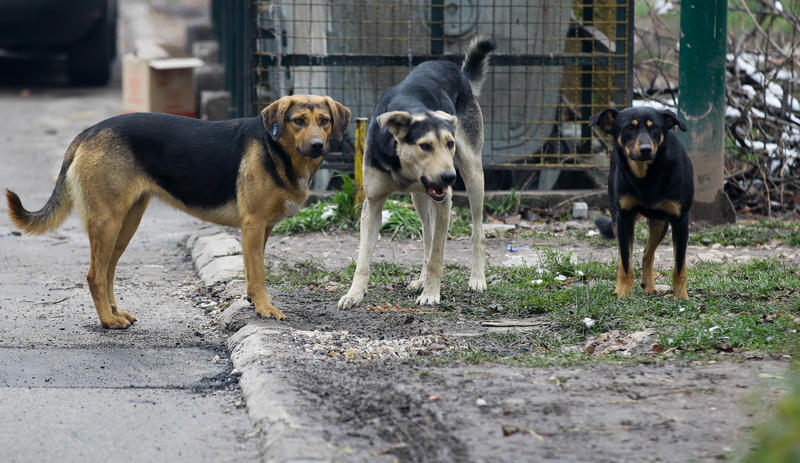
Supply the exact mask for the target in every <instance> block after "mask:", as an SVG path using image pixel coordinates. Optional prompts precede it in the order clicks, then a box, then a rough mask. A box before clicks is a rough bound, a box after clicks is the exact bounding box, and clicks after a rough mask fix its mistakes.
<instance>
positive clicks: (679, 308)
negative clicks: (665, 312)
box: [678, 307, 686, 313]
mask: <svg viewBox="0 0 800 463" xmlns="http://www.w3.org/2000/svg"><path fill="white" fill-rule="evenodd" d="M678 312H681V313H683V312H686V308H684V307H678Z"/></svg>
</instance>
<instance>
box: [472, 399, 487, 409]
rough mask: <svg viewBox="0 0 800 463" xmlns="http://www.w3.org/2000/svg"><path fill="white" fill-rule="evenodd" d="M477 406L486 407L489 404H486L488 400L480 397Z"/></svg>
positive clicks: (476, 402)
mask: <svg viewBox="0 0 800 463" xmlns="http://www.w3.org/2000/svg"><path fill="white" fill-rule="evenodd" d="M475 405H477V406H478V407H485V406H486V405H487V404H486V400H484V399H483V398H481V397H479V398H478V399H477V400H476V401H475Z"/></svg>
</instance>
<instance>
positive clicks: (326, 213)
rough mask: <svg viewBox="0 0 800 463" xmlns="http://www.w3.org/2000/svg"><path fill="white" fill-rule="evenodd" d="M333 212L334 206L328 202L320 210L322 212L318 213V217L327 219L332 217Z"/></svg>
mask: <svg viewBox="0 0 800 463" xmlns="http://www.w3.org/2000/svg"><path fill="white" fill-rule="evenodd" d="M335 213H336V207H335V206H333V205H330V204H329V205H327V206H325V209H324V210H323V211H322V214H320V216H319V218H320V219H321V220H325V219H328V218H330V217H333V214H335Z"/></svg>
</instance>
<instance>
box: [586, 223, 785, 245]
mask: <svg viewBox="0 0 800 463" xmlns="http://www.w3.org/2000/svg"><path fill="white" fill-rule="evenodd" d="M649 234H650V231H649V229H648V228H647V222H646V221H644V220H640V221H639V222H637V223H636V228H635V229H634V235H633V236H634V241H635V242H636V243H637V244H639V245H644V243H646V242H647V237H648V236H649ZM574 236H575V237H576V238H578V239H581V240H583V241H585V242H587V243H589V244H591V245H592V246H597V247H616V246H617V241H616V240H609V239H606V238H603V237H602V236H600V235H594V236H588V235H587V231H585V230H581V231H579V232H577V233H576V234H575V235H574ZM770 242H774V243H777V244H782V245H785V246H792V247H800V222H781V221H774V220H773V221H768V220H761V221H758V222H745V223H735V224H726V225H718V226H714V227H706V228H701V229H696V230H691V232H690V233H689V244H692V245H697V246H710V245H712V244H720V245H722V246H737V247H740V246H758V245H762V244H766V243H770ZM663 243H664V244H670V243H672V236H671V230H670V231H668V232H667V236H665V237H664V241H663Z"/></svg>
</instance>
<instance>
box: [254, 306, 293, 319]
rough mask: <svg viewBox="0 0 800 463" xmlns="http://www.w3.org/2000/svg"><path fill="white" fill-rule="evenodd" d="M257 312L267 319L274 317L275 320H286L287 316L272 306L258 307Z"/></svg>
mask: <svg viewBox="0 0 800 463" xmlns="http://www.w3.org/2000/svg"><path fill="white" fill-rule="evenodd" d="M256 312H258V313H259V314H261V315H263V316H265V317H272V318H274V319H275V320H283V319H284V318H286V315H284V314H283V312H281V311H280V309H278V308H277V307H275V306H274V305H272V304H268V305H266V306H264V307H256Z"/></svg>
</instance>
